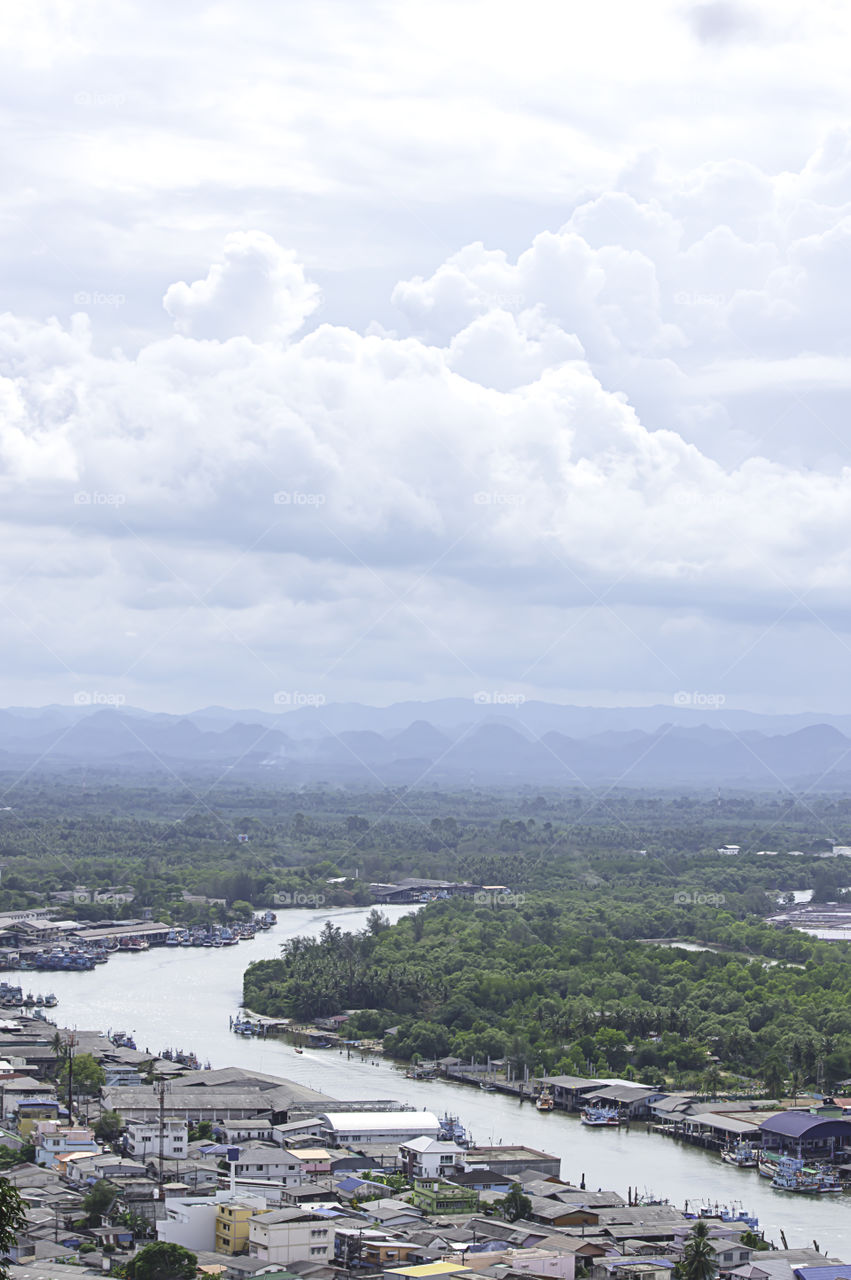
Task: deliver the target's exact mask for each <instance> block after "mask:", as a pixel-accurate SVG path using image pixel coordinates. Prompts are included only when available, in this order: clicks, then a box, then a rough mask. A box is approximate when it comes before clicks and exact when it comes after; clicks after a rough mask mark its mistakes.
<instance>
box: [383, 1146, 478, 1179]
mask: <svg viewBox="0 0 851 1280" xmlns="http://www.w3.org/2000/svg"><path fill="white" fill-rule="evenodd" d="M399 1155H400V1156H401V1158H402V1165H403V1167H404V1169H405V1172H406V1173H407V1175H408V1177H409V1178H439V1177H442V1176H443V1175H444V1174H446V1173H449V1172H450V1171H451V1170H452V1169H454V1167H455V1165H456V1164H463V1159H464V1148H463V1147H459V1146H458V1145H457V1144H456V1143H454V1142H438V1141H437V1140H436V1139H435V1138H426V1137H419V1138H412V1139H411V1141H410V1142H403V1143H402V1144H401V1146H400V1147H399Z"/></svg>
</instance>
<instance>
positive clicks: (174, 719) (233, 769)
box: [0, 698, 851, 788]
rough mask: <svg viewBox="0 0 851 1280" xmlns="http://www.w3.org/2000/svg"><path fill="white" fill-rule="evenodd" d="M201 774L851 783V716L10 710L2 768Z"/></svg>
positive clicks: (502, 781) (437, 708) (539, 705)
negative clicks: (83, 767)
mask: <svg viewBox="0 0 851 1280" xmlns="http://www.w3.org/2000/svg"><path fill="white" fill-rule="evenodd" d="M74 766H94V767H107V766H108V767H110V768H112V769H119V770H121V771H126V772H139V773H146V774H150V773H151V772H159V771H172V772H175V771H176V772H178V773H179V772H180V771H181V770H183V771H184V772H185V771H187V770H190V771H193V772H196V771H199V770H200V771H203V772H207V771H209V770H216V771H219V772H221V771H222V770H224V769H226V770H227V771H228V773H229V774H230V775H232V774H233V773H237V774H239V775H240V776H243V777H249V776H256V777H261V776H263V777H265V778H266V780H268V781H272V780H274V779H279V780H280V781H281V783H282V784H283V785H287V786H291V785H301V784H310V783H319V782H331V783H336V784H348V785H356V786H372V787H374V786H393V785H423V786H469V785H479V786H483V785H528V786H537V785H540V786H544V785H547V786H552V785H558V784H561V785H567V786H570V785H573V784H577V783H583V784H587V783H609V784H611V783H619V784H621V785H623V786H649V785H653V786H666V785H699V786H716V785H721V784H724V785H728V786H729V785H740V786H748V787H754V786H759V787H769V788H776V787H777V786H779V785H783V784H790V783H797V784H807V785H809V786H814V785H816V786H820V787H831V788H835V787H839V786H846V785H851V716H824V715H794V716H763V715H759V714H757V713H754V712H747V711H736V710H728V709H727V708H721V709H718V710H710V711H706V710H696V709H694V708H692V707H671V706H657V707H620V708H595V707H572V706H564V705H558V704H550V703H544V702H526V703H524V704H523V705H522V706H519V707H517V706H510V707H505V706H495V705H493V704H492V703H486V702H473V701H470V700H466V699H461V698H447V699H441V700H439V701H433V702H422V703H414V702H410V703H397V704H395V705H393V706H389V707H368V706H361V705H359V704H356V703H348V704H343V703H338V704H329V705H328V706H322V707H315V706H310V707H301V708H299V709H298V710H293V711H286V712H279V713H274V712H264V711H255V710H232V709H228V708H226V707H205V708H203V709H202V710H199V711H195V712H191V713H190V714H187V715H182V716H180V715H169V714H165V713H152V712H147V711H143V710H140V709H138V708H132V707H119V708H116V707H103V706H97V705H95V706H92V705H87V706H73V707H67V706H49V707H40V708H26V707H13V708H8V709H7V710H0V768H3V769H4V770H5V771H8V770H10V769H17V768H21V767H25V768H28V769H32V768H33V767H35V768H39V769H50V770H54V771H55V770H57V769H61V770H65V769H68V768H70V767H74Z"/></svg>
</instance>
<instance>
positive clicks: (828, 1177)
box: [814, 1164, 842, 1196]
mask: <svg viewBox="0 0 851 1280" xmlns="http://www.w3.org/2000/svg"><path fill="white" fill-rule="evenodd" d="M814 1172H815V1174H816V1177H817V1178H818V1193H819V1195H820V1196H824V1195H835V1194H836V1193H838V1192H839V1193H841V1191H842V1183H841V1182H840V1180H839V1174H838V1173H837V1172H836V1170H835V1169H831V1168H829V1166H827V1165H823V1164H819V1165H816V1167H815V1171H814Z"/></svg>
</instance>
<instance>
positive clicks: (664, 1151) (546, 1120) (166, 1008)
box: [21, 907, 851, 1261]
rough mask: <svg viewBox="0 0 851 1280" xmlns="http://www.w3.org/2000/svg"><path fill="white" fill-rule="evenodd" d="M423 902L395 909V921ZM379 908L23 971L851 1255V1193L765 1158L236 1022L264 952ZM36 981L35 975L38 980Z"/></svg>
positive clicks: (39, 987) (248, 1055)
mask: <svg viewBox="0 0 851 1280" xmlns="http://www.w3.org/2000/svg"><path fill="white" fill-rule="evenodd" d="M410 910H411V908H410V907H387V908H384V913H385V915H387V916H388V918H389V919H390V920H391V921H393V922H395V921H396V920H398V919H399V918H400V917H401V916H402V915H405V914H406V913H407V912H409V911H410ZM368 914H369V909H368V908H363V909H360V908H354V909H342V910H328V911H326V910H318V911H317V910H302V909H299V908H294V909H290V910H286V911H283V910H282V911H279V913H278V924H277V926H275V927H274V928H273V929H271V930H269V931H268V932H266V933H260V932H258V934H257V937H256V938H255V939H254V940H253V941H251V942H243V943H240V945H239V946H238V947H221V948H215V949H213V948H209V947H205V948H192V949H191V950H190V949H188V948H173V949H172V948H163V947H157V948H152V949H151V950H150V951H147V952H142V953H139V954H134V955H122V954H120V953H116V954H113V955H112V956H111V957H110V960H109V963H108V964H105V965H99V966H98V967H97V968H96V969H95V970H94V971H93V972H90V973H46V974H35V973H33V974H22V975H21V980H22V983H23V985H24V989H25V990H27V989H28V988H29V987H30V986H31V987H32V990H33V992H34V993H36V994H38V992H39V991H41V992H42V993H45V992H47V991H54V992H55V993H56V996H57V998H58V1000H59V1005H58V1008H56V1009H54V1010H53V1012H52V1015H51V1016H52V1017H54V1018H55V1019H56V1021H57V1022H58V1023H59V1025H60V1026H67V1027H76V1028H77V1029H78V1030H101V1031H107V1030H113V1031H126V1032H128V1033H129V1032H132V1033H133V1035H134V1037H135V1040H136V1043H137V1045H138V1046H139V1048H140V1049H151V1050H152V1051H154V1052H157V1053H158V1052H160V1051H161V1050H162V1049H166V1048H180V1049H185V1050H187V1051H188V1050H191V1051H193V1052H194V1053H196V1054H197V1055H198V1058H199V1059H200V1060H201V1062H210V1063H211V1064H212V1066H214V1067H224V1066H245V1067H253V1068H254V1069H255V1070H258V1071H264V1072H269V1073H271V1074H274V1075H280V1076H284V1077H285V1078H287V1079H290V1080H297V1081H299V1082H300V1083H302V1084H305V1085H308V1086H309V1087H310V1088H313V1089H318V1090H320V1091H321V1092H323V1093H328V1094H329V1095H330V1096H332V1097H335V1098H341V1099H346V1098H349V1099H355V1098H359V1099H366V1098H398V1099H399V1100H400V1101H404V1102H410V1103H413V1104H415V1105H416V1106H418V1107H423V1108H425V1109H427V1110H430V1111H433V1112H435V1113H436V1114H437V1115H441V1114H443V1112H444V1111H449V1112H451V1113H452V1114H454V1115H457V1116H459V1118H460V1119H461V1122H462V1123H463V1124H464V1125H466V1127H467V1130H468V1131H469V1132H470V1133H472V1135H473V1137H474V1138H475V1140H476V1141H477V1142H480V1143H490V1142H497V1143H498V1142H503V1143H506V1144H508V1143H525V1144H527V1145H529V1146H532V1147H536V1148H538V1149H539V1150H542V1151H547V1152H550V1153H552V1154H554V1155H557V1156H559V1157H560V1158H561V1161H562V1177H564V1178H567V1179H569V1180H570V1181H571V1182H574V1183H578V1182H579V1179H580V1177H581V1175H582V1174H583V1173H584V1174H585V1179H586V1185H587V1186H588V1188H589V1190H596V1189H597V1188H598V1187H603V1188H606V1189H610V1188H614V1189H615V1190H617V1191H619V1192H620V1193H621V1194H622V1195H623V1196H624V1197H625V1196H626V1192H627V1187H630V1186H631V1187H637V1188H638V1190H639V1191H641V1192H643V1191H645V1190H646V1191H652V1192H654V1193H655V1194H656V1195H657V1196H663V1197H667V1198H668V1199H670V1200H671V1202H672V1203H675V1204H676V1205H677V1206H678V1207H680V1208H683V1207H685V1203H686V1201H689V1202H690V1204H691V1205H692V1206H693V1205H694V1204H696V1203H704V1202H707V1201H708V1202H711V1203H712V1204H716V1203H718V1204H722V1205H724V1204H726V1205H733V1204H737V1205H741V1206H742V1207H743V1208H744V1209H745V1210H748V1211H750V1212H751V1213H754V1214H756V1216H757V1217H758V1218H759V1220H760V1225H761V1226H762V1227H763V1229H764V1230H765V1234H766V1238H767V1239H770V1240H774V1241H775V1242H776V1243H777V1245H778V1247H779V1246H780V1230H781V1228H782V1229H783V1230H784V1231H785V1233H786V1239H787V1241H788V1244H789V1247H790V1248H803V1247H805V1246H811V1245H812V1243H813V1240H816V1241H818V1245H819V1247H820V1248H821V1250H822V1251H825V1250H828V1251H829V1252H830V1253H831V1255H832V1256H836V1257H839V1258H845V1259H848V1260H849V1261H851V1198H849V1197H848V1196H847V1195H844V1196H842V1197H827V1196H826V1197H823V1198H822V1199H820V1200H814V1201H812V1200H809V1199H808V1198H805V1197H802V1196H794V1195H791V1194H787V1193H783V1192H778V1191H774V1190H773V1189H772V1188H771V1186H770V1185H769V1184H768V1182H767V1180H766V1179H764V1178H760V1177H758V1176H757V1174H756V1171H755V1170H752V1169H734V1168H732V1167H730V1166H728V1165H725V1164H722V1163H721V1161H720V1160H719V1159H718V1157H717V1156H712V1155H710V1154H708V1153H707V1152H705V1151H702V1150H700V1149H699V1148H697V1147H690V1146H686V1145H684V1144H682V1143H679V1142H675V1141H673V1140H672V1139H670V1138H664V1137H661V1136H660V1135H658V1134H653V1133H647V1132H646V1130H645V1127H644V1126H643V1125H633V1127H632V1128H631V1129H630V1130H629V1131H627V1130H625V1129H615V1130H600V1129H588V1128H586V1127H585V1126H583V1125H582V1124H580V1123H579V1119H578V1117H577V1116H572V1115H565V1114H564V1113H560V1112H550V1113H544V1114H541V1113H539V1112H537V1111H535V1109H534V1108H533V1107H532V1106H531V1104H530V1103H528V1102H526V1103H524V1104H521V1103H520V1102H519V1101H517V1100H515V1099H513V1098H510V1097H508V1096H507V1095H502V1094H498V1093H485V1092H483V1091H482V1090H478V1089H474V1088H471V1087H470V1086H469V1085H462V1084H450V1083H448V1082H444V1081H414V1080H407V1079H405V1077H404V1075H403V1072H402V1069H401V1068H399V1067H397V1066H396V1065H394V1064H393V1063H391V1062H388V1061H384V1060H382V1061H374V1060H373V1061H371V1060H369V1059H368V1058H366V1059H362V1058H361V1055H359V1054H356V1053H353V1054H352V1055H351V1057H347V1055H346V1053H345V1051H343V1052H340V1051H338V1050H335V1049H324V1050H322V1049H313V1050H311V1049H305V1050H304V1052H303V1054H296V1053H295V1051H294V1049H293V1047H292V1046H291V1045H290V1044H288V1043H287V1042H285V1041H283V1040H278V1039H266V1040H254V1039H251V1040H249V1039H243V1038H242V1037H240V1036H236V1035H233V1034H232V1033H231V1032H230V1031H229V1029H228V1018H229V1016H231V1015H232V1014H234V1013H235V1012H236V1010H237V1009H238V1007H239V1005H240V1002H241V997H242V974H243V971H244V969H245V968H246V966H247V965H248V964H249V963H250V962H251V961H252V960H261V959H269V958H271V957H274V956H277V955H278V952H279V948H280V945H281V943H282V942H283V941H284V940H285V939H286V938H291V937H295V936H296V935H298V934H302V935H309V936H315V935H317V934H318V933H319V932H320V931H321V929H322V927H323V925H324V924H325V922H326V920H329V919H330V920H332V921H333V922H334V923H335V924H337V925H339V926H340V927H341V928H343V929H345V930H357V929H361V928H363V926H364V923H365V921H366V917H367V915H368ZM27 980H29V981H27Z"/></svg>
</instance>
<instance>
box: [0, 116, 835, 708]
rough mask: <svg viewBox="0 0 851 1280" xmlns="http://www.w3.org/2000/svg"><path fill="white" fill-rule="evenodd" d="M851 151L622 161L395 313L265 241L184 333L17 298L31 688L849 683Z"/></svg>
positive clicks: (13, 509)
mask: <svg viewBox="0 0 851 1280" xmlns="http://www.w3.org/2000/svg"><path fill="white" fill-rule="evenodd" d="M846 141H847V140H843V138H842V137H839V136H837V135H835V134H834V135H833V136H832V137H831V138H830V139H829V140H828V141H827V142H826V143H825V145H824V146H823V147H821V148H820V150H819V152H818V155H817V156H816V157H815V158H814V159H813V160H811V161H810V162H809V163H806V164H804V165H803V166H802V167H801V169H800V170H799V172H797V173H785V174H783V175H781V176H779V177H778V176H771V175H767V174H765V173H763V172H761V171H759V170H758V169H755V168H753V167H752V166H747V165H742V164H741V163H739V162H731V163H728V164H726V165H722V164H712V165H707V166H702V167H701V168H700V169H698V170H697V171H695V172H693V173H687V174H684V175H677V176H671V175H666V173H665V171H664V170H663V169H661V168H658V167H656V168H649V169H647V168H645V169H643V170H642V171H641V174H640V182H639V184H638V187H640V189H638V187H637V188H636V189H635V190H633V189H631V188H630V178H629V175H625V176H624V179H623V184H622V188H621V189H620V190H618V191H614V192H600V193H598V194H590V195H589V197H588V199H586V200H584V201H583V202H582V203H581V204H579V205H578V206H577V208H576V209H575V210H574V211H573V212H572V213H571V216H570V217H569V218H568V219H567V221H566V222H565V223H564V224H563V225H562V226H561V227H560V228H558V229H555V230H547V231H544V232H541V233H539V234H538V235H535V236H534V237H532V238H531V240H530V242H529V243H528V244H527V245H526V246H525V247H523V248H521V249H520V251H519V252H515V253H509V252H508V251H507V250H503V249H499V248H493V247H486V246H485V245H484V244H482V243H473V244H470V245H467V246H466V247H464V248H462V249H460V250H458V251H456V252H454V253H450V254H448V255H447V256H446V257H445V259H444V260H443V261H442V262H441V263H439V264H438V266H437V267H436V268H435V269H434V271H433V272H432V273H431V274H428V275H420V276H412V277H411V278H408V279H404V280H400V281H399V282H398V283H397V285H396V287H395V289H394V291H393V305H394V308H395V312H396V317H397V322H398V323H397V327H396V330H395V331H390V330H386V329H382V328H381V327H380V326H370V327H364V330H363V331H359V330H358V329H356V328H353V327H347V326H344V325H341V324H332V323H327V322H326V323H322V324H318V325H315V320H316V319H317V316H316V309H317V306H318V301H319V291H318V289H317V286H316V285H315V283H314V282H313V281H312V280H311V279H310V273H309V272H308V271H306V270H305V268H304V266H303V265H302V264H301V263H300V262H299V261H298V259H297V256H296V255H295V254H294V253H293V252H292V251H291V250H290V249H289V248H288V247H286V246H283V245H281V244H279V243H277V242H276V241H274V240H273V239H272V238H271V237H269V236H268V235H266V234H262V233H260V232H258V231H244V232H240V233H237V234H232V235H230V236H228V237H227V239H226V240H225V242H224V246H223V249H222V251H221V252H220V253H219V254H217V255H216V261H215V262H214V263H213V265H212V266H211V267H210V268H209V270H208V271H207V272H206V274H205V275H204V276H203V277H202V278H200V279H198V280H196V281H195V282H194V283H192V284H186V283H179V284H174V285H172V286H171V287H170V288H169V289H168V290H167V292H166V294H165V299H164V305H165V310H166V312H167V313H168V315H169V316H170V317H171V319H172V320H173V322H174V327H175V329H176V332H175V333H172V334H170V335H168V336H151V337H148V338H147V339H146V340H145V341H143V342H142V343H140V344H139V347H138V350H135V351H132V352H121V351H115V350H111V351H103V350H101V349H99V347H98V345H97V343H96V341H94V340H93V327H94V326H93V323H90V322H89V321H88V320H87V319H86V318H85V317H82V316H80V317H77V318H76V319H75V320H74V321H73V323H71V324H70V325H63V324H61V323H59V322H58V321H56V320H51V321H49V322H45V323H41V322H38V321H35V320H26V319H23V318H21V317H19V316H15V315H12V314H7V315H6V316H4V317H2V319H0V410H2V412H0V494H2V498H3V521H4V527H5V533H6V540H7V541H9V540H10V539H11V538H14V539H15V541H16V545H17V544H19V545H20V549H21V554H20V561H18V560H17V559H16V560H15V562H14V563H10V564H9V565H8V566H7V568H6V573H7V579H6V583H5V585H6V586H7V587H8V588H10V594H9V595H8V596H7V602H10V603H7V608H11V609H13V610H14V612H13V614H12V618H11V628H12V629H11V632H10V635H11V636H13V637H14V638H15V640H16V643H18V644H19V645H20V644H21V643H24V637H25V636H26V635H30V638H31V640H32V639H33V637H35V643H34V645H33V646H32V652H33V655H34V656H33V665H34V669H35V670H36V672H37V674H38V678H39V679H41V678H42V673H45V672H49V671H50V670H51V664H53V667H54V668H55V667H56V664H57V663H58V664H59V668H60V674H62V673H63V672H65V674H68V678H69V679H70V678H71V675H70V674H69V673H71V672H73V673H77V672H79V671H80V670H82V669H85V670H86V671H91V670H95V671H106V672H107V673H109V674H110V678H111V679H119V680H121V679H124V680H126V681H128V682H132V681H138V682H139V684H140V687H144V686H146V685H147V686H153V685H156V686H157V687H163V685H164V683H165V682H166V681H167V680H168V678H169V675H168V673H169V672H170V671H171V673H172V677H173V676H174V673H176V672H179V673H181V678H185V679H188V680H191V681H196V682H198V683H199V685H203V684H204V683H206V684H207V685H208V686H209V685H210V684H211V683H214V682H215V680H216V679H220V678H223V673H224V672H226V671H228V670H239V671H241V672H250V673H251V675H250V676H244V675H241V676H240V677H239V678H240V681H241V684H242V687H244V688H245V689H246V691H247V692H246V694H245V695H244V696H245V697H247V698H250V697H251V696H252V694H251V692H250V691H251V690H253V689H257V688H260V689H262V688H266V689H267V690H268V689H272V690H274V688H281V687H283V688H287V687H293V680H295V679H297V680H298V681H299V682H300V684H301V686H302V687H306V688H308V689H310V688H315V687H316V684H317V682H318V683H320V685H322V689H323V692H325V691H326V690H328V687H329V686H328V682H330V683H331V686H332V687H331V689H330V690H329V692H333V690H334V689H337V691H338V693H340V694H342V695H343V696H352V692H353V689H356V690H357V691H358V696H366V694H365V692H364V691H365V690H366V689H371V690H377V689H379V688H382V687H383V688H384V689H385V696H392V695H393V693H397V694H403V693H410V692H412V691H414V690H415V689H416V687H417V681H418V680H420V679H421V678H422V676H421V673H422V672H423V671H427V672H428V673H429V675H428V678H429V680H431V681H432V684H431V687H430V689H429V692H432V693H438V692H440V691H441V689H445V688H446V687H447V685H449V686H451V687H453V688H457V687H458V685H459V682H461V683H462V684H463V682H465V681H466V682H471V683H472V686H473V688H475V687H481V679H482V677H484V676H485V675H487V676H488V678H491V679H492V678H496V677H495V675H494V673H498V672H500V671H501V672H503V673H505V672H512V673H513V675H514V678H515V679H520V678H521V677H523V678H524V679H526V680H528V682H529V684H530V686H531V687H533V688H537V689H538V690H539V691H541V690H542V689H543V690H547V689H554V688H565V687H570V688H571V689H574V690H575V689H576V688H578V687H582V686H583V685H584V687H586V688H595V689H599V688H601V687H603V685H604V682H605V681H606V674H605V673H606V671H608V672H609V674H610V679H611V680H612V681H616V682H617V683H619V684H620V686H621V687H631V688H635V687H640V688H643V689H648V688H651V689H653V690H659V689H660V688H664V687H666V686H667V687H668V688H671V689H677V688H688V687H692V686H693V687H710V688H720V689H722V690H724V691H725V692H728V693H729V692H731V685H732V683H733V682H734V681H736V680H741V681H742V684H743V686H747V682H750V686H749V687H750V688H751V689H753V688H755V687H757V686H760V687H765V686H766V682H767V683H768V684H770V682H771V680H772V678H773V677H772V675H771V670H772V668H771V664H770V663H769V664H768V666H766V664H765V661H764V658H765V655H766V654H767V653H769V652H770V653H771V654H772V655H773V660H774V663H775V665H774V670H775V671H776V672H782V669H783V663H782V660H781V658H782V653H783V651H784V648H783V646H784V644H785V645H786V646H787V650H788V652H790V653H791V651H792V648H793V646H794V645H798V644H800V643H801V642H802V637H805V638H806V643H807V644H808V645H809V646H811V647H812V648H813V652H818V653H819V655H820V657H819V664H818V671H819V674H818V675H817V676H814V677H813V678H814V679H822V678H824V679H825V680H827V679H829V677H830V673H831V672H832V671H833V670H835V667H836V661H837V655H839V658H841V659H842V660H843V661H844V659H845V656H846V650H845V637H846V635H847V632H848V629H849V620H848V618H847V617H845V615H844V612H843V610H842V608H841V607H839V606H838V605H837V600H838V599H842V598H844V595H845V593H846V592H847V591H848V589H849V588H851V557H849V553H848V547H849V545H851V469H849V458H848V451H847V445H846V442H845V426H844V424H845V412H846V410H845V400H846V396H847V387H848V384H849V382H851V373H849V370H851V351H849V341H851V340H849V338H848V337H847V333H846V327H845V326H844V323H843V317H844V304H845V300H844V295H843V283H842V282H843V279H844V278H845V276H846V275H847V271H846V265H847V261H848V256H849V243H851V238H849V219H851V212H849V209H848V208H847V207H846V202H845V192H846V187H845V178H844V176H843V175H844V173H845V170H846V168H847V154H848V147H847V145H846ZM311 317H312V318H313V322H314V325H315V327H314V328H313V329H312V331H311V332H305V331H304V330H305V328H306V322H307V321H308V320H310V319H311ZM802 424H806V426H805V429H802ZM22 480H25V481H26V482H27V490H26V492H24V490H23V489H22V487H21V481H22ZM57 547H59V548H60V549H59V550H57ZM21 583H24V589H23V590H22V588H21V585H20V584H21ZM13 584H16V585H15V586H14V590H11V588H12V586H13ZM75 600H76V601H77V602H78V605H77V611H76V613H75V611H74V604H73V602H74V601H75ZM96 600H103V601H108V604H106V605H105V606H104V609H103V611H102V612H98V619H99V624H98V627H97V628H93V627H92V626H91V618H92V617H93V616H94V608H95V605H94V602H95V601H96ZM69 618H73V622H72V623H71V624H70V625H68V619H69ZM101 623H102V625H101ZM60 634H62V635H63V636H64V637H65V638H64V639H62V640H60V639H59V638H58V637H59V635H60ZM713 646H714V648H713ZM193 648H194V650H195V651H196V652H194V653H193ZM831 649H832V650H834V651H835V652H834V655H833V658H831V656H830V651H831ZM832 663H833V665H831V664H832ZM282 668H284V669H286V670H283V671H282ZM66 669H67V670H66ZM287 670H288V671H289V675H287V673H286V672H287ZM294 670H295V671H296V672H297V675H293V671H294ZM630 672H631V673H632V674H631V675H630ZM524 673H525V675H524ZM725 673H726V675H725ZM45 678H46V676H45ZM63 678H64V675H63ZM75 678H76V677H75ZM777 678H778V679H780V676H778V677H777ZM722 680H726V681H729V682H730V683H729V684H728V683H722ZM335 681H339V682H340V683H339V684H337V685H335V684H334V682H335ZM276 682H277V683H276ZM322 682H325V683H324V684H323V683H322ZM346 682H348V683H346ZM707 682H709V683H707ZM136 696H137V700H142V701H144V700H145V698H144V693H140V694H137V695H136ZM253 696H255V697H256V696H258V695H257V694H254V695H253ZM372 696H380V694H379V695H376V693H375V692H373V693H372ZM219 700H223V701H228V700H232V698H231V699H229V698H227V697H225V696H220V699H219Z"/></svg>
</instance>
